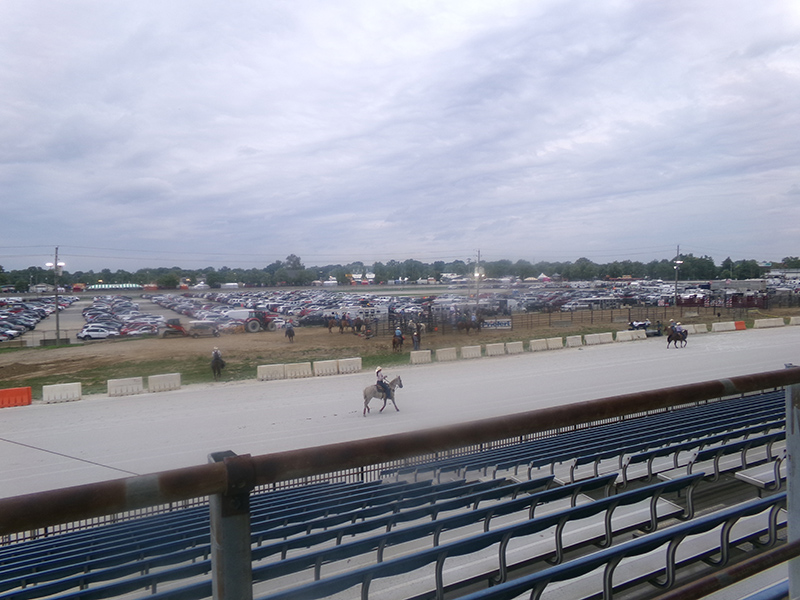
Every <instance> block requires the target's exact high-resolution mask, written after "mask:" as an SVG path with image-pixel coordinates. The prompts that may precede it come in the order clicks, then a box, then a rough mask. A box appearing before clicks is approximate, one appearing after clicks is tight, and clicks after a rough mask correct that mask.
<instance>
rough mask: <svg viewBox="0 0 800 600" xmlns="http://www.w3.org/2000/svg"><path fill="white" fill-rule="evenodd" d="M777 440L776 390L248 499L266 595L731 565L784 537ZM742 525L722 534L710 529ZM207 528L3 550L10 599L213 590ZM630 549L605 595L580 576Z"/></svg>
mask: <svg viewBox="0 0 800 600" xmlns="http://www.w3.org/2000/svg"><path fill="white" fill-rule="evenodd" d="M744 408H746V410H744ZM784 440H785V422H784V397H783V392H770V393H766V394H761V395H759V396H750V397H746V398H741V399H732V400H726V401H724V402H710V403H707V404H703V405H700V406H696V407H686V408H682V409H679V410H672V411H667V412H661V413H658V414H654V415H643V416H639V417H637V418H630V419H626V420H624V421H619V422H615V423H609V424H606V425H602V426H596V427H589V428H584V429H577V430H574V431H569V432H564V433H560V434H558V435H555V436H550V437H546V438H541V439H535V440H529V441H525V442H521V443H517V444H509V445H505V446H502V447H497V448H490V449H485V450H483V451H476V452H472V453H468V454H464V455H463V456H450V457H447V458H444V459H441V460H433V461H429V462H428V463H425V464H418V465H411V466H409V467H401V468H396V469H393V470H391V471H388V470H387V471H385V472H384V479H383V480H381V481H372V482H356V483H343V482H323V483H315V484H307V485H303V486H298V487H293V488H289V489H283V490H276V491H267V492H261V493H253V494H252V495H251V499H250V508H251V529H252V559H253V578H254V590H255V592H256V595H257V597H259V598H263V599H264V600H266V599H270V600H277V599H281V600H286V599H289V598H327V597H334V598H335V597H341V598H352V597H355V596H357V595H358V594H361V593H362V591H363V592H364V593H365V594H366V595H367V596H368V597H371V598H375V599H381V598H384V599H390V600H391V599H393V598H400V597H403V598H407V597H412V596H417V595H419V596H420V597H434V596H437V597H441V596H442V595H443V594H445V593H447V595H448V596H450V597H456V596H463V597H466V598H475V599H477V598H513V597H516V595H518V594H519V593H521V592H520V590H522V591H527V590H533V589H537V586H539V587H541V588H542V589H543V590H545V592H546V593H549V594H559V593H560V594H567V595H562V596H560V597H570V598H580V597H583V596H581V594H583V593H584V592H583V590H594V592H596V591H597V589H600V590H602V589H603V586H611V585H612V579H613V587H615V588H624V587H629V586H632V585H636V584H639V583H641V581H643V580H645V579H647V578H652V577H654V576H656V575H660V574H661V573H663V572H664V571H665V565H666V573H667V576H668V579H669V582H672V581H673V580H674V579H675V578H676V577H677V575H676V572H677V567H678V566H680V565H683V564H690V563H691V564H694V563H696V562H697V561H698V560H705V561H710V562H712V561H713V560H714V559H715V557H716V556H717V555H720V556H722V560H728V558H729V554H730V551H731V547H732V546H735V545H738V544H742V543H744V542H749V541H752V540H753V539H755V538H756V537H762V536H767V538H768V542H767V543H768V544H772V543H775V541H776V538H777V537H778V535H779V533H778V532H779V526H781V525H783V524H785V518H784V516H783V515H784V512H783V511H782V510H781V509H782V508H783V507H784V506H785V494H781V493H780V492H779V491H777V490H778V489H779V487H780V481H781V476H782V475H781V472H780V467H781V463H782V460H783V457H785V450H784V446H783V444H784ZM755 467H758V468H759V469H761V470H760V471H758V473H760V475H756V474H755V472H754V471H752V469H753V468H755ZM747 471H750V472H751V473H752V477H751V478H753V477H757V476H758V477H761V478H762V479H763V480H765V481H766V483H765V484H764V485H763V486H761V487H760V488H759V491H760V492H761V494H764V496H765V497H763V498H757V499H755V500H752V501H749V502H745V503H740V502H738V501H739V500H740V499H741V498H736V499H735V500H733V499H732V498H728V497H727V496H724V495H722V496H720V497H719V498H715V500H714V504H728V505H730V504H732V502H736V504H735V505H733V506H730V507H729V508H726V509H724V510H721V511H720V510H714V511H713V512H710V513H706V512H704V511H699V512H698V511H697V507H696V502H695V495H696V494H695V490H696V489H700V490H710V489H712V487H713V486H714V485H716V484H715V483H714V482H715V481H718V480H720V478H721V477H722V476H723V475H724V474H726V473H733V474H734V475H736V476H738V473H740V472H741V473H747ZM762 471H763V473H762ZM770 473H771V474H772V475H770ZM522 475H524V476H525V477H524V479H521V476H522ZM770 477H771V481H769V480H770ZM784 477H785V475H784ZM728 479H729V480H726V481H727V483H728V485H729V484H730V481H734V482H735V481H736V479H734V478H728ZM739 479H740V480H742V481H746V479H745V478H744V477H739ZM748 483H751V484H752V483H753V482H752V481H749V482H748ZM754 485H757V484H754ZM741 486H742V488H743V489H746V488H747V485H746V484H745V483H742V484H741ZM713 489H716V488H713ZM720 490H721V491H720V492H719V493H720V494H723V492H724V490H722V487H721V486H720ZM736 521H738V522H739V525H737V526H736V527H724V528H723V529H724V530H725V531H728V530H730V531H732V532H733V533H732V534H731V535H732V538H731V540H730V542H728V541H727V540H725V539H722V540H720V534H719V531H718V530H717V529H715V528H719V527H720V526H721V524H723V523H728V522H729V523H733V522H736ZM745 523H746V524H747V525H744V524H745ZM708 532H711V533H708ZM687 535H689V536H696V537H697V538H698V539H701V538H702V539H703V540H704V541H702V542H693V543H692V544H686V545H683V544H682V548H683V549H682V550H681V551H680V552H679V553H678V555H677V556H678V558H676V559H675V561H674V564H673V563H672V562H670V561H671V560H672V559H669V558H668V559H664V557H663V552H661V554H658V553H656V554H655V556H657V557H658V558H656V559H655V562H653V560H654V559H652V557H651V558H648V559H638V558H637V559H636V561H637V562H636V563H635V564H636V565H637V566H636V567H635V568H634V567H628V566H624V565H627V564H628V562H629V561H631V560H632V559H630V558H629V557H640V556H651V553H652V552H655V550H656V549H657V548H659V545H664V544H667V545H669V544H670V540H673V539H674V540H678V539H683V537H684V536H687ZM725 535H727V534H725ZM209 536H210V533H209V514H208V507H207V506H197V507H191V508H181V509H175V510H172V511H171V512H167V513H164V514H160V515H154V516H149V517H144V518H138V519H134V520H130V521H125V522H119V523H115V524H111V525H105V526H101V527H94V528H91V529H86V530H82V531H75V532H71V533H67V534H60V535H53V536H49V537H43V538H40V539H36V540H32V541H28V542H23V543H17V544H11V545H7V546H4V547H0V599H9V600H10V599H11V598H13V599H14V600H28V599H36V598H52V599H54V600H67V599H70V600H78V599H81V600H89V599H94V598H97V599H100V598H120V597H126V595H128V596H127V597H131V598H138V597H144V596H145V595H146V596H147V597H148V598H153V599H154V600H167V599H170V600H192V599H201V598H209V597H210V596H211V584H210V570H211V563H210V559H209V557H210V543H209ZM714 536H716V538H714ZM676 543H677V542H676ZM597 548H600V549H599V550H598V549H597ZM623 558H624V559H625V560H624V561H623V562H622V563H621V564H620V567H619V568H617V569H616V572H615V574H614V577H613V578H609V579H608V581H604V580H603V579H602V577H601V580H600V583H599V586H600V587H599V588H598V587H597V586H598V582H597V581H593V580H592V578H591V577H587V576H585V574H586V573H588V572H590V571H591V570H593V569H595V568H597V567H598V566H603V565H616V564H617V562H618V561H620V560H622V559H623ZM665 560H666V562H664V561H665ZM658 561H660V563H659V562H658ZM658 565H660V566H658ZM610 569H612V570H613V569H614V567H610ZM606 570H607V571H608V570H609V567H606ZM490 584H492V585H491V587H489V585H490ZM547 584H549V585H547ZM544 585H546V588H545V587H543V586H544ZM565 586H569V587H565ZM567 589H568V590H569V592H567V591H566V590H567ZM354 590H357V591H354ZM559 590H560V591H559ZM594 592H593V593H594ZM586 593H589V592H586ZM482 594H483V595H482ZM512 594H515V595H512ZM337 595H338V596H337ZM555 597H559V596H557V595H556V596H555Z"/></svg>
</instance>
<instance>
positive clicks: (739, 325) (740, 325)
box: [733, 321, 747, 331]
mask: <svg viewBox="0 0 800 600" xmlns="http://www.w3.org/2000/svg"><path fill="white" fill-rule="evenodd" d="M733 328H734V329H735V330H736V331H744V330H745V329H747V325H746V324H745V322H744V321H734V322H733Z"/></svg>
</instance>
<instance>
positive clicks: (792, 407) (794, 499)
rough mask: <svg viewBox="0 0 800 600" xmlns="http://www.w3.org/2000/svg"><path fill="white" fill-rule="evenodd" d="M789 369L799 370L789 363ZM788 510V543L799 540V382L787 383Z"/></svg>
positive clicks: (794, 581)
mask: <svg viewBox="0 0 800 600" xmlns="http://www.w3.org/2000/svg"><path fill="white" fill-rule="evenodd" d="M786 368H787V369H796V368H798V367H796V366H795V365H792V364H787V365H786ZM786 454H787V457H786V464H787V466H786V491H787V494H786V495H787V500H786V510H787V512H788V514H787V521H788V531H789V542H794V541H796V540H798V539H800V468H799V466H798V465H800V460H795V457H797V458H798V459H800V385H798V384H794V385H788V386H786ZM789 597H790V598H800V558H793V559H791V560H790V561H789Z"/></svg>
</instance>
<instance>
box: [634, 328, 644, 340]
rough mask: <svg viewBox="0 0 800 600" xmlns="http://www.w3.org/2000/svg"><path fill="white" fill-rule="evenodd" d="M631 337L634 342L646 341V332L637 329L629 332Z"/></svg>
mask: <svg viewBox="0 0 800 600" xmlns="http://www.w3.org/2000/svg"><path fill="white" fill-rule="evenodd" d="M631 337H632V338H633V339H634V340H646V339H647V332H646V331H645V330H644V329H637V330H635V331H631Z"/></svg>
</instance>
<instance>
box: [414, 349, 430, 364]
mask: <svg viewBox="0 0 800 600" xmlns="http://www.w3.org/2000/svg"><path fill="white" fill-rule="evenodd" d="M431 360H432V359H431V351H430V350H412V351H411V364H412V365H422V364H426V363H429V362H431Z"/></svg>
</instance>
